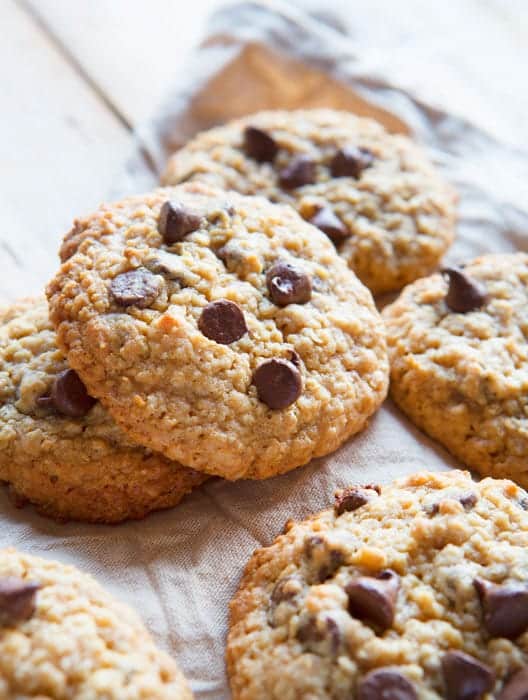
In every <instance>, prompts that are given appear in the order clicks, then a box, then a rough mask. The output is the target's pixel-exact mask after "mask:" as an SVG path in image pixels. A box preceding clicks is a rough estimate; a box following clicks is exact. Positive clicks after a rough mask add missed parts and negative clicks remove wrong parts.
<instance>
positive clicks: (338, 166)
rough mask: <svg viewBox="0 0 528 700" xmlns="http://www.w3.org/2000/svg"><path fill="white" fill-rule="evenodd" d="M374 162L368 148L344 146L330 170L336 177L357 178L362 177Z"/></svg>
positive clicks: (333, 159) (333, 160)
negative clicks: (364, 171)
mask: <svg viewBox="0 0 528 700" xmlns="http://www.w3.org/2000/svg"><path fill="white" fill-rule="evenodd" d="M373 162H374V156H373V155H372V153H371V152H370V151H369V150H367V149H366V148H357V146H344V147H343V148H340V149H339V151H337V153H336V154H335V156H334V157H333V158H332V162H331V163H330V170H331V172H332V175H333V176H334V177H355V178H356V179H357V178H359V177H360V176H361V173H362V172H363V170H365V168H368V167H369V166H371V165H372V163H373Z"/></svg>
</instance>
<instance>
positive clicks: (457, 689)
mask: <svg viewBox="0 0 528 700" xmlns="http://www.w3.org/2000/svg"><path fill="white" fill-rule="evenodd" d="M442 672H443V675H444V683H445V690H446V700H481V698H482V697H483V696H484V694H485V693H487V692H489V691H490V690H491V689H492V688H493V686H494V684H495V674H494V673H493V671H492V670H491V669H490V668H489V667H488V666H486V665H485V664H483V663H481V662H480V661H479V660H478V659H475V657H473V656H470V655H469V654H464V653H463V652H462V651H448V652H447V654H444V656H443V657H442Z"/></svg>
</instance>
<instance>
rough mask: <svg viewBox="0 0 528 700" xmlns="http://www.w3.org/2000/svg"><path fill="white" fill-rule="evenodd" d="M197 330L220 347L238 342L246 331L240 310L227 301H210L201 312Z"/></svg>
mask: <svg viewBox="0 0 528 700" xmlns="http://www.w3.org/2000/svg"><path fill="white" fill-rule="evenodd" d="M198 328H199V329H200V330H201V331H202V333H203V334H204V335H205V336H206V337H207V338H210V339H211V340H215V341H216V342H217V343H221V344H222V345H229V344H230V343H234V342H235V340H240V338H242V336H243V335H245V334H246V333H247V330H248V329H247V326H246V320H245V318H244V314H243V312H242V309H241V308H240V307H239V306H238V305H237V304H235V303H234V302H233V301H229V300H228V299H218V300H217V301H210V302H209V304H207V306H206V307H205V308H204V310H203V311H202V315H201V316H200V320H199V321H198Z"/></svg>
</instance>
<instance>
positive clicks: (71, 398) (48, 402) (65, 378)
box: [37, 369, 97, 418]
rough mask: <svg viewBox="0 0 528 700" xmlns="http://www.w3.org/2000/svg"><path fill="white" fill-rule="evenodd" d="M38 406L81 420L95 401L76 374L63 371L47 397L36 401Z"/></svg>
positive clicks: (56, 378) (66, 370)
mask: <svg viewBox="0 0 528 700" xmlns="http://www.w3.org/2000/svg"><path fill="white" fill-rule="evenodd" d="M37 403H38V405H39V406H42V407H43V408H52V409H55V410H56V411H57V412H58V413H61V414H62V415H63V416H70V417H71V418H82V416H85V415H86V414H87V413H88V411H89V410H90V409H91V408H92V406H94V405H95V404H96V403H97V401H96V399H94V398H92V397H91V396H90V395H89V394H88V392H87V391H86V387H85V386H84V384H83V383H82V381H81V379H80V378H79V375H78V374H77V372H75V371H74V370H73V369H65V370H64V371H63V372H61V373H60V374H58V375H57V376H56V377H55V381H54V382H53V385H52V387H51V392H50V395H49V396H41V397H40V398H39V399H37Z"/></svg>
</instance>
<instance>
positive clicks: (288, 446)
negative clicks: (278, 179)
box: [48, 183, 388, 479]
mask: <svg viewBox="0 0 528 700" xmlns="http://www.w3.org/2000/svg"><path fill="white" fill-rule="evenodd" d="M62 258H63V260H64V263H63V265H62V268H61V269H60V271H59V272H58V274H57V276H56V277H55V279H54V280H53V281H52V282H51V283H50V284H49V286H48V298H49V301H50V309H51V318H52V321H53V323H54V324H55V326H56V328H57V333H58V340H59V344H60V346H61V347H62V348H63V350H64V351H65V352H66V354H67V357H68V361H69V363H70V365H71V367H72V368H73V369H75V370H76V371H77V372H78V373H79V375H80V376H81V378H82V380H83V381H84V382H85V384H86V386H87V387H88V390H89V391H90V393H91V394H92V395H93V396H96V397H98V398H99V399H100V400H101V401H102V403H103V404H104V405H105V407H106V408H107V409H108V411H109V412H110V413H111V415H112V416H113V418H114V419H115V420H116V421H117V422H118V423H119V425H121V426H122V427H123V429H124V430H125V431H126V432H127V433H128V434H129V435H130V436H131V437H132V438H133V439H134V440H135V441H137V442H139V443H141V444H144V445H147V446H149V447H150V448H152V449H154V450H157V451H159V452H162V453H163V454H165V455H166V456H167V457H169V458H171V459H177V460H178V461H180V462H181V463H182V464H185V465H186V466H189V467H193V468H195V469H199V470H202V471H204V472H208V473H211V474H217V475H220V476H223V477H226V478H228V479H237V478H243V477H246V478H255V479H260V478H266V477H270V476H274V475H276V474H280V473H283V472H286V471H288V470H290V469H293V468H294V467H297V466H300V465H302V464H305V463H306V462H308V461H309V460H310V459H311V458H312V457H317V456H321V455H324V454H327V453H328V452H331V451H332V450H335V449H336V448H337V447H338V446H339V445H340V444H341V443H342V442H343V441H344V440H346V439H347V438H348V437H349V436H351V435H353V434H354V433H357V432H358V431H359V430H361V429H362V428H363V427H364V426H365V424H366V423H367V420H368V418H369V417H370V416H371V415H372V414H373V413H374V411H375V410H376V409H377V408H378V406H379V405H380V403H381V402H382V401H383V399H384V397H385V394H386V390H387V375H388V361H387V355H386V347H385V337H384V330H383V323H382V322H381V318H380V317H379V315H378V313H377V311H376V308H375V306H374V303H373V301H372V297H371V295H370V292H369V291H368V289H366V287H364V286H363V285H362V284H361V283H360V282H359V280H358V279H357V278H356V276H355V275H354V274H353V273H352V272H351V271H350V270H349V269H348V268H347V266H346V265H345V263H344V262H343V260H341V259H340V258H339V256H338V255H337V254H336V252H335V250H334V248H333V246H332V244H331V243H330V241H329V240H328V238H327V237H326V236H324V235H323V234H322V233H321V232H320V231H318V230H317V229H316V228H315V227H314V226H312V225H310V224H308V223H306V222H305V221H303V220H302V219H301V218H300V217H299V216H298V215H297V214H296V213H295V212H294V211H293V209H291V208H290V207H284V206H278V205H275V204H271V203H270V202H268V201H267V200H265V199H264V198H259V197H244V196H241V195H239V194H236V193H229V194H226V193H225V192H222V191H219V190H215V189H211V188H210V187H207V186H204V185H201V184H199V183H190V184H186V185H182V186H179V187H175V188H167V189H160V190H157V191H155V192H153V193H150V194H146V195H143V196H136V197H131V198H129V199H125V200H123V201H121V202H117V203H115V204H111V205H107V206H103V207H101V208H100V209H99V210H98V211H96V212H95V213H94V214H92V215H90V216H87V217H85V218H83V219H79V220H78V221H77V222H76V224H75V226H74V228H73V229H72V231H71V233H70V234H69V235H68V236H67V237H66V240H65V242H64V245H63V248H62Z"/></svg>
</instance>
